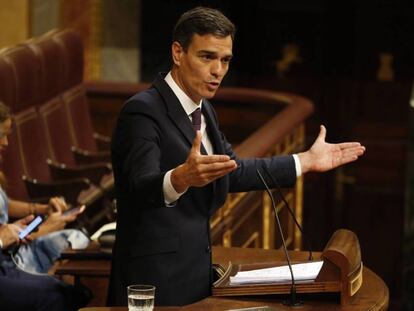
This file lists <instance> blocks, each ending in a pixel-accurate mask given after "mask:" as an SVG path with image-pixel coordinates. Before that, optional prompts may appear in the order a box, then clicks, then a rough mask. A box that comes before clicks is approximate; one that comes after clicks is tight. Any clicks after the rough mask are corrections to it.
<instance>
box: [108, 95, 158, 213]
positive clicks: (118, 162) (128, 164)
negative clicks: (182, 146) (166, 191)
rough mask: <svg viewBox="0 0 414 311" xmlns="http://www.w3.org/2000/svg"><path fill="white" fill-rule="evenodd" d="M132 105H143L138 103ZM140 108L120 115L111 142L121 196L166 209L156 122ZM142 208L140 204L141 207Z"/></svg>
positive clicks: (125, 111) (148, 205)
mask: <svg viewBox="0 0 414 311" xmlns="http://www.w3.org/2000/svg"><path fill="white" fill-rule="evenodd" d="M132 104H134V105H145V103H141V102H137V103H132ZM143 111H144V110H143V109H140V110H139V111H136V112H133V113H131V112H128V110H126V109H125V110H124V111H123V112H121V114H120V117H119V119H118V123H117V127H116V129H115V132H114V136H113V142H112V161H113V166H114V172H115V174H116V175H118V176H116V177H117V179H118V185H117V187H118V188H120V187H122V190H121V191H119V189H118V190H117V191H118V192H120V193H123V194H125V193H127V194H128V196H129V198H135V199H136V200H139V201H140V203H144V205H145V206H147V207H162V206H165V202H164V195H163V191H162V183H163V178H164V175H165V173H166V172H162V171H161V169H160V166H161V165H160V161H161V160H160V158H161V150H160V136H159V127H158V125H157V122H156V119H155V118H153V117H152V116H151V115H150V114H148V113H146V112H143ZM140 205H142V204H140Z"/></svg>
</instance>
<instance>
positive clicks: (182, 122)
mask: <svg viewBox="0 0 414 311" xmlns="http://www.w3.org/2000/svg"><path fill="white" fill-rule="evenodd" d="M153 85H154V86H155V88H156V89H157V90H158V91H159V92H160V94H161V96H162V97H163V98H164V101H165V104H166V107H167V113H168V117H169V118H170V120H171V121H172V122H173V123H174V124H175V126H176V127H177V128H178V129H179V130H180V132H181V133H182V134H183V135H184V137H185V138H186V140H187V141H188V143H189V144H190V146H191V145H192V144H193V140H194V138H195V131H194V128H193V125H192V124H191V121H190V119H189V118H188V115H187V113H186V112H185V110H184V108H183V106H182V105H181V103H180V101H179V100H178V98H177V96H175V94H174V92H173V91H172V90H171V88H170V87H169V86H168V84H167V83H166V82H165V80H164V76H163V75H162V74H159V75H158V77H157V79H155V81H154V83H153ZM200 151H201V154H204V155H206V154H207V152H206V150H205V148H204V146H203V145H201V150H200Z"/></svg>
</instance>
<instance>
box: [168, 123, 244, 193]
mask: <svg viewBox="0 0 414 311" xmlns="http://www.w3.org/2000/svg"><path fill="white" fill-rule="evenodd" d="M200 148H201V132H200V131H197V134H196V137H195V138H194V141H193V145H192V147H191V150H190V154H189V155H188V157H187V160H186V161H185V163H183V164H181V165H180V166H178V167H177V168H175V169H174V170H173V171H172V173H171V183H172V185H173V187H174V189H175V190H176V191H177V192H178V193H182V192H184V191H186V190H187V189H188V188H189V187H202V186H205V185H207V184H209V183H211V182H212V181H214V180H216V179H217V178H220V177H223V176H224V175H227V174H228V173H230V172H231V171H233V170H235V169H236V168H237V164H236V161H234V160H231V159H230V157H229V156H228V155H202V154H201V152H200Z"/></svg>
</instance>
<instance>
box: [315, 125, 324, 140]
mask: <svg viewBox="0 0 414 311" xmlns="http://www.w3.org/2000/svg"><path fill="white" fill-rule="evenodd" d="M325 139H326V128H325V126H323V125H321V126H320V127H319V135H318V137H317V138H316V140H322V141H325Z"/></svg>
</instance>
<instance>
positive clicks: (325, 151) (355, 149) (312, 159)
mask: <svg viewBox="0 0 414 311" xmlns="http://www.w3.org/2000/svg"><path fill="white" fill-rule="evenodd" d="M325 138H326V128H325V127H324V126H323V125H321V127H320V132H319V135H318V137H317V138H316V140H315V142H314V143H313V145H312V147H311V148H310V149H309V150H308V151H305V152H302V153H299V154H298V156H299V159H300V163H301V167H302V173H306V172H325V171H328V170H331V169H333V168H336V167H338V166H341V165H343V164H347V163H349V162H353V161H355V160H357V159H358V157H360V156H361V155H363V154H364V152H365V147H364V146H361V144H360V143H358V142H345V143H339V144H329V143H327V142H326V141H325Z"/></svg>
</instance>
